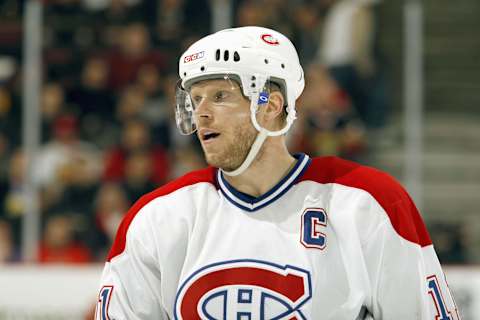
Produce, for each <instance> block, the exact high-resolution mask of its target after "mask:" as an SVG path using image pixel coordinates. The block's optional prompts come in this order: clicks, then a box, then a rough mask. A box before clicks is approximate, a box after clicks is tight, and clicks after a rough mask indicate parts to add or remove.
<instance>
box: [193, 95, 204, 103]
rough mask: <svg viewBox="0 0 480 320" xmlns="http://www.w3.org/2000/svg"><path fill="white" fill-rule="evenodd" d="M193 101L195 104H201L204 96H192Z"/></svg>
mask: <svg viewBox="0 0 480 320" xmlns="http://www.w3.org/2000/svg"><path fill="white" fill-rule="evenodd" d="M192 101H193V103H194V104H195V105H198V104H200V102H202V97H200V96H195V97H193V98H192Z"/></svg>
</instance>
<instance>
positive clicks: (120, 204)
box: [0, 0, 480, 320]
mask: <svg viewBox="0 0 480 320" xmlns="http://www.w3.org/2000/svg"><path fill="white" fill-rule="evenodd" d="M479 17H480V2H479V1H478V0H462V1H448V0H424V1H420V0H405V1H393V0H389V1H376V0H289V1H285V0H257V1H249V0H45V1H37V0H23V1H19V0H0V164H1V165H0V319H91V316H92V314H93V313H92V308H93V306H94V305H95V303H96V299H97V297H96V295H97V281H98V279H99V275H100V272H101V269H102V265H103V261H104V259H105V256H106V252H107V251H108V249H109V247H110V245H111V242H112V237H113V236H114V234H115V231H116V227H117V225H118V223H119V222H120V220H121V219H122V215H123V214H124V213H125V212H126V210H127V209H128V208H129V206H130V205H131V204H132V203H133V202H134V201H135V200H136V199H137V198H138V197H139V196H140V195H142V194H144V193H146V192H149V191H150V190H153V189H154V188H155V187H156V186H159V185H161V184H163V183H165V182H167V181H169V180H171V179H173V178H175V177H178V176H180V175H182V174H183V173H185V172H186V171H189V170H192V169H196V168H199V167H202V166H204V165H205V164H204V162H203V158H202V154H201V151H200V148H199V146H198V145H197V143H196V141H195V139H192V138H189V137H184V136H180V135H179V134H177V131H176V128H175V121H174V117H173V107H174V99H172V98H173V97H172V94H173V93H174V84H175V82H176V79H177V74H176V72H177V59H178V57H179V55H180V53H181V52H182V51H183V50H184V49H185V48H186V47H187V46H188V45H189V44H191V43H192V42H193V41H195V40H196V39H198V38H200V37H202V36H203V35H205V34H207V33H209V32H211V31H215V30H219V29H222V28H226V27H230V26H243V25H260V26H266V27H271V28H274V29H277V30H279V31H281V32H283V33H285V34H286V35H288V36H289V37H290V38H291V39H293V42H294V44H295V46H296V47H297V49H298V50H299V53H300V56H301V61H302V63H303V66H304V68H305V73H306V78H307V87H306V89H305V92H304V94H303V95H302V97H301V101H300V102H299V104H298V109H299V113H300V116H299V119H298V120H297V122H296V124H295V130H293V131H294V132H292V133H291V134H290V138H289V139H290V140H289V141H290V148H291V150H292V151H296V150H297V151H300V150H302V151H305V152H307V153H308V154H309V155H311V156H318V155H339V156H342V157H344V158H347V159H352V160H355V161H359V162H362V163H365V164H368V165H372V166H376V167H379V168H380V169H383V170H385V171H387V172H389V173H390V174H392V175H393V176H395V177H396V178H398V179H399V180H400V181H402V182H403V184H404V185H405V186H406V187H407V189H408V190H409V192H410V193H411V194H412V196H413V197H414V199H415V201H416V203H417V204H418V206H419V207H420V209H421V212H422V214H423V217H424V219H425V221H426V223H427V225H428V228H429V231H430V234H431V237H432V239H433V242H434V244H435V246H436V250H437V253H438V255H439V258H440V261H441V262H442V264H443V265H445V266H447V267H446V268H445V270H446V273H447V276H448V279H449V282H450V286H451V289H452V290H453V291H454V294H455V296H456V300H457V304H458V307H459V309H460V311H461V313H462V315H463V319H464V320H473V319H478V317H479V316H478V315H479V314H480V267H479V263H480V217H479V213H478V210H479V209H478V208H479V207H480V110H479V107H480V94H479V92H480V72H479V71H480V37H479V36H478V29H479V27H480V19H479ZM475 30H477V31H475Z"/></svg>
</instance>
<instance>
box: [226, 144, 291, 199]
mask: <svg viewBox="0 0 480 320" xmlns="http://www.w3.org/2000/svg"><path fill="white" fill-rule="evenodd" d="M262 149H263V150H261V151H260V152H259V155H257V158H256V159H255V160H254V161H253V163H252V164H251V165H250V167H249V168H248V169H247V170H246V171H245V172H244V173H242V174H241V175H238V176H234V177H232V176H229V175H226V174H224V177H225V179H226V180H227V181H228V183H229V184H230V185H231V186H233V187H234V188H235V189H236V190H238V191H240V192H243V193H246V194H248V195H251V196H253V197H259V196H261V195H262V194H265V193H266V192H268V191H269V190H270V189H272V188H273V187H274V186H275V185H276V184H277V183H278V182H279V181H280V180H281V179H282V178H283V177H285V176H286V175H287V174H288V172H289V171H290V170H291V169H292V168H293V167H294V165H295V163H296V161H297V160H296V159H295V158H294V157H293V156H292V155H291V154H290V153H289V152H288V150H287V148H286V146H285V145H284V144H283V143H282V144H270V143H265V144H264V145H263V146H262Z"/></svg>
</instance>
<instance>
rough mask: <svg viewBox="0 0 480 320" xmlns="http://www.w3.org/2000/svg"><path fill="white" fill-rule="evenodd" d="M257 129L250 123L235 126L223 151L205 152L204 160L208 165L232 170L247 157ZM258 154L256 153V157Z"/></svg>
mask: <svg viewBox="0 0 480 320" xmlns="http://www.w3.org/2000/svg"><path fill="white" fill-rule="evenodd" d="M257 134H258V131H257V130H255V128H253V126H252V125H251V124H248V125H245V126H237V127H236V128H235V129H234V130H233V132H232V135H231V138H230V141H228V142H227V143H226V146H225V148H224V151H223V152H221V153H218V154H213V155H212V154H210V155H209V154H208V153H207V154H206V161H207V163H208V164H209V165H211V166H213V167H216V168H220V169H222V170H224V171H233V170H235V169H237V168H238V167H240V165H241V164H242V163H243V162H244V161H245V159H246V158H247V155H248V153H249V152H250V148H251V147H252V144H253V142H254V141H255V138H256V137H257ZM259 156H260V152H259V155H257V157H256V158H257V159H258V158H259Z"/></svg>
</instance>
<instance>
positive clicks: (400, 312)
mask: <svg viewBox="0 0 480 320" xmlns="http://www.w3.org/2000/svg"><path fill="white" fill-rule="evenodd" d="M389 187H390V190H393V191H391V192H393V193H396V195H394V196H392V197H391V198H395V200H394V201H391V202H386V201H385V202H383V203H381V207H382V208H381V209H380V208H379V207H377V208H379V210H380V211H385V212H384V213H386V214H387V215H386V216H388V219H383V220H382V221H381V222H380V223H378V224H377V225H376V227H375V228H374V229H373V230H372V232H371V233H370V234H369V235H368V237H367V241H366V242H365V243H364V245H363V247H364V255H365V261H366V264H367V268H368V272H369V276H370V282H371V286H372V303H371V307H370V309H371V310H370V312H371V313H372V314H373V317H374V319H377V320H378V319H388V320H396V319H398V320H400V319H418V320H440V319H441V320H459V319H460V317H459V314H458V310H457V307H456V305H455V302H454V299H453V296H452V295H451V292H450V290H449V288H448V285H447V282H446V278H445V275H444V273H443V271H442V267H441V265H440V262H439V260H438V258H437V255H436V253H435V250H434V247H433V244H432V243H431V240H430V237H429V235H428V232H427V229H426V228H425V225H424V223H423V221H422V218H421V216H420V214H419V213H418V210H417V209H416V207H415V205H414V203H413V201H412V200H411V199H410V197H409V196H408V194H407V193H406V192H405V191H404V190H403V188H402V187H400V186H399V185H398V184H397V183H396V182H392V183H391V185H390V186H389ZM383 216H385V215H383Z"/></svg>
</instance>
